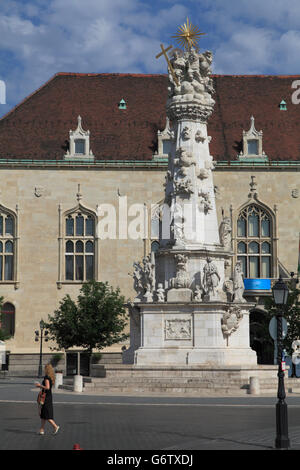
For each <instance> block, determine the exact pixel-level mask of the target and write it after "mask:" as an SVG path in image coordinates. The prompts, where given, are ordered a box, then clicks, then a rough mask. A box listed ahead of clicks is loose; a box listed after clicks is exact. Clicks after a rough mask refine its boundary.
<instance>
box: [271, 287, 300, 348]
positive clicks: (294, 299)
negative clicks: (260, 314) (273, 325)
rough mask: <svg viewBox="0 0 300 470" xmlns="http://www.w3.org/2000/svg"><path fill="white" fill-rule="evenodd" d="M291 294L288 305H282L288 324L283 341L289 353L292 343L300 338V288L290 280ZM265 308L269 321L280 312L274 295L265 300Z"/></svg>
mask: <svg viewBox="0 0 300 470" xmlns="http://www.w3.org/2000/svg"><path fill="white" fill-rule="evenodd" d="M288 287H289V295H288V300H287V303H286V305H283V306H282V307H281V309H282V313H283V316H284V318H285V319H286V321H287V324H288V331H287V335H286V337H285V339H284V341H283V347H284V348H285V349H286V351H287V352H288V354H291V353H292V343H293V341H294V340H295V339H297V338H300V302H299V296H300V290H299V289H297V287H296V285H295V282H294V281H293V280H292V281H290V282H288ZM265 309H266V315H267V319H268V321H270V320H271V318H272V317H273V316H275V315H276V313H277V312H278V308H277V307H276V305H275V302H274V300H273V297H268V298H267V299H266V301H265Z"/></svg>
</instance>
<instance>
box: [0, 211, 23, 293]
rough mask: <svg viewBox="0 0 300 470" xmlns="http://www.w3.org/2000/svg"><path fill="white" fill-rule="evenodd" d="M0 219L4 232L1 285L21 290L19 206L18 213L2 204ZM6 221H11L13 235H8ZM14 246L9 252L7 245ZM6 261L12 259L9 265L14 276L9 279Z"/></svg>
mask: <svg viewBox="0 0 300 470" xmlns="http://www.w3.org/2000/svg"><path fill="white" fill-rule="evenodd" d="M0 219H2V224H0V226H1V225H2V231H0V242H1V243H2V250H1V251H0V258H1V261H0V284H2V285H4V284H13V285H14V287H15V289H18V288H19V279H18V253H19V250H18V245H19V236H18V230H19V229H18V205H17V206H16V212H14V211H12V210H11V209H8V208H6V207H4V206H2V205H1V204H0ZM6 220H11V221H12V222H11V225H12V231H11V233H6V227H7V224H6ZM9 243H11V244H12V250H9V251H7V249H6V247H7V245H8V244H9ZM6 259H7V260H8V259H11V261H10V263H9V266H10V267H9V269H10V270H11V272H12V275H11V276H9V278H6V277H7V276H6V274H5V273H6V268H7V266H8V265H7V263H6Z"/></svg>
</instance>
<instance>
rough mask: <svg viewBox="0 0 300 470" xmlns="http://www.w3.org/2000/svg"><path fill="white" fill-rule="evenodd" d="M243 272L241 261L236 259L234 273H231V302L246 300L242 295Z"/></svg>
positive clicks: (243, 301)
mask: <svg viewBox="0 0 300 470" xmlns="http://www.w3.org/2000/svg"><path fill="white" fill-rule="evenodd" d="M244 290H245V286H244V274H243V271H242V263H241V261H237V263H236V265H235V268H234V273H233V295H234V298H233V302H234V303H240V302H241V303H245V302H247V301H246V300H245V299H244V297H243V294H244Z"/></svg>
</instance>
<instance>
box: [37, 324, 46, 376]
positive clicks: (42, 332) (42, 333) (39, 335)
mask: <svg viewBox="0 0 300 470" xmlns="http://www.w3.org/2000/svg"><path fill="white" fill-rule="evenodd" d="M43 339H45V341H46V342H47V341H48V331H47V330H45V322H44V321H43V320H41V321H40V331H39V330H36V331H35V341H40V362H39V371H38V376H39V377H42V376H43Z"/></svg>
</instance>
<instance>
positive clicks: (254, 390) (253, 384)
mask: <svg viewBox="0 0 300 470" xmlns="http://www.w3.org/2000/svg"><path fill="white" fill-rule="evenodd" d="M249 393H250V395H260V387H259V378H258V377H250V387H249Z"/></svg>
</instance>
